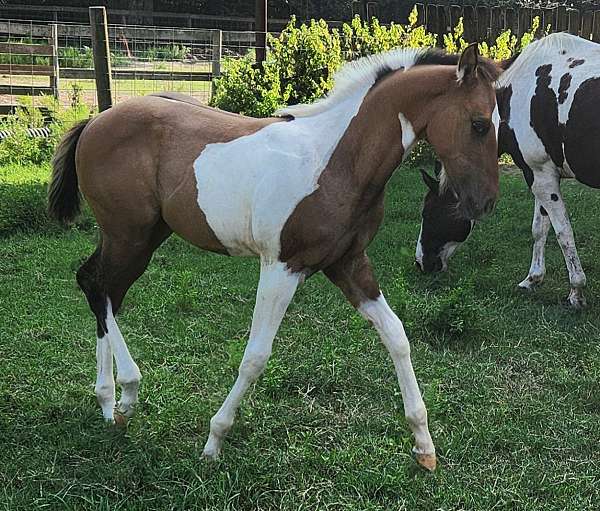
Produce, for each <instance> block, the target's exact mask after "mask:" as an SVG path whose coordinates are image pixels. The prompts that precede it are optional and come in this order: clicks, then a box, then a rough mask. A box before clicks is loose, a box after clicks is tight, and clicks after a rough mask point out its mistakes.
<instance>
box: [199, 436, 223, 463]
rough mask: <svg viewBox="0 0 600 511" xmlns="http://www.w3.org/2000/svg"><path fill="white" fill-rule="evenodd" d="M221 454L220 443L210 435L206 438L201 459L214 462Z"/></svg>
mask: <svg viewBox="0 0 600 511" xmlns="http://www.w3.org/2000/svg"><path fill="white" fill-rule="evenodd" d="M219 454H221V441H220V440H219V439H218V438H216V437H214V436H213V435H212V434H211V435H209V436H208V440H207V441H206V445H205V446H204V450H203V451H202V459H204V460H207V461H216V460H217V459H218V458H219Z"/></svg>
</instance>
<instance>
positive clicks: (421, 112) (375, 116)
mask: <svg viewBox="0 0 600 511" xmlns="http://www.w3.org/2000/svg"><path fill="white" fill-rule="evenodd" d="M435 67H436V68H437V70H438V72H437V73H432V66H423V68H420V67H417V68H412V69H409V70H408V71H397V72H394V73H391V74H390V75H389V76H388V77H385V78H383V79H382V80H381V81H380V82H378V83H376V84H375V85H374V86H373V87H372V88H371V90H370V91H369V92H368V94H367V95H366V96H365V98H364V100H363V102H362V105H361V106H360V109H359V111H358V114H357V115H356V116H355V117H354V119H353V120H352V122H351V123H350V126H349V127H348V130H347V131H346V133H345V134H344V136H343V137H342V139H341V140H340V143H339V144H338V146H337V148H336V150H335V152H334V154H333V155H332V158H331V160H330V165H334V166H335V167H337V168H338V169H339V170H340V171H342V172H345V173H349V174H350V175H351V176H352V177H351V179H352V181H353V183H354V184H355V185H357V186H358V187H360V188H362V189H368V190H370V191H371V192H372V193H373V194H377V193H378V191H379V193H380V192H381V190H382V189H383V187H384V186H385V184H386V183H387V181H388V180H389V178H390V177H391V175H392V173H393V172H394V170H395V169H396V168H397V167H398V166H399V165H400V163H401V162H402V160H403V158H404V157H405V156H406V155H407V154H408V152H409V151H410V149H411V147H412V145H413V144H414V143H415V142H416V141H417V140H418V139H419V138H422V137H423V136H424V134H425V130H426V128H427V124H428V121H429V118H430V117H431V113H432V112H433V111H434V110H435V108H436V100H437V99H438V98H439V96H440V95H441V94H442V93H443V92H444V91H445V90H446V89H447V87H448V83H449V82H448V80H455V79H456V75H455V74H454V73H455V72H454V68H453V67H450V66H444V68H442V67H441V66H435ZM445 68H447V69H445ZM442 69H443V71H445V72H440V71H442ZM403 144H406V145H407V147H404V145H403Z"/></svg>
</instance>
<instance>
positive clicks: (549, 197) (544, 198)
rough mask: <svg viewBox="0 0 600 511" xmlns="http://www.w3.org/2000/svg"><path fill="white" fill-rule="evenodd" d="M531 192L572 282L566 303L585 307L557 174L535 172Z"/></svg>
mask: <svg viewBox="0 0 600 511" xmlns="http://www.w3.org/2000/svg"><path fill="white" fill-rule="evenodd" d="M531 191H532V192H533V194H534V195H535V197H536V199H537V200H539V202H540V203H541V205H542V206H544V209H545V210H546V212H547V213H548V216H549V217H550V222H552V227H553V228H554V232H555V234H556V239H557V240H558V244H559V245H560V248H561V250H562V253H563V257H564V259H565V263H566V266H567V271H568V272H569V281H570V284H571V291H570V293H569V297H568V298H567V300H568V302H569V305H570V306H571V307H574V308H576V309H579V308H582V307H585V304H586V302H585V297H584V296H583V288H584V287H585V284H586V277H585V273H584V272H583V268H582V267H581V261H580V260H579V255H578V254H577V247H576V246H575V238H574V236H573V229H572V227H571V222H570V221H569V215H568V213H567V208H566V206H565V203H564V201H563V198H562V195H561V193H560V177H559V176H558V173H556V172H555V171H553V170H548V169H544V171H542V172H534V180H533V185H532V186H531Z"/></svg>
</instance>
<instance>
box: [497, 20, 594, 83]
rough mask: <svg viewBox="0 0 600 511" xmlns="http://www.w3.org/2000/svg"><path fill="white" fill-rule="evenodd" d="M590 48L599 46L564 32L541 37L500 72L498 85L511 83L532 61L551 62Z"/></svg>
mask: <svg viewBox="0 0 600 511" xmlns="http://www.w3.org/2000/svg"><path fill="white" fill-rule="evenodd" d="M590 48H591V49H596V50H598V49H599V48H600V47H599V46H598V45H597V44H596V43H593V42H591V41H588V40H587V39H582V38H581V37H577V36H575V35H572V34H568V33H566V32H557V33H555V34H550V35H547V36H546V37H542V38H541V39H538V40H537V41H534V42H532V43H531V44H529V45H528V46H527V47H526V48H525V49H524V50H523V51H522V52H521V54H520V55H519V56H518V57H517V59H516V60H515V62H514V63H513V64H512V65H511V66H510V67H509V68H508V69H507V70H506V71H505V72H504V73H502V75H501V76H500V78H499V79H498V87H504V86H506V85H508V84H509V83H511V82H512V80H513V79H514V78H515V77H518V76H519V75H521V74H522V72H523V71H524V70H526V69H527V68H528V66H529V65H530V64H532V63H533V64H534V65H536V66H537V65H540V64H543V63H544V61H545V60H549V61H550V62H548V63H551V62H553V61H554V59H556V58H557V57H559V56H561V55H566V54H570V56H577V51H578V50H579V51H580V52H581V53H583V52H585V51H589V50H590Z"/></svg>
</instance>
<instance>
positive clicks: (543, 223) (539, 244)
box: [519, 197, 550, 290]
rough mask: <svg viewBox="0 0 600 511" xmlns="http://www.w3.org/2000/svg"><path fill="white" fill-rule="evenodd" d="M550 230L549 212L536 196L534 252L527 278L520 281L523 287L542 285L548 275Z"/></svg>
mask: <svg viewBox="0 0 600 511" xmlns="http://www.w3.org/2000/svg"><path fill="white" fill-rule="evenodd" d="M549 230H550V219H549V218H548V212H547V211H546V210H545V209H544V206H542V203H541V202H540V200H539V199H538V198H537V197H536V198H535V206H534V211H533V222H532V224H531V234H532V235H533V254H532V256H531V266H530V268H529V274H528V275H527V278H526V279H525V280H523V281H522V282H521V283H519V287H520V288H522V289H528V290H532V289H534V288H535V287H536V286H538V285H540V284H541V283H542V281H543V280H544V276H545V275H546V262H545V257H544V251H545V248H546V240H547V239H548V231H549Z"/></svg>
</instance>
